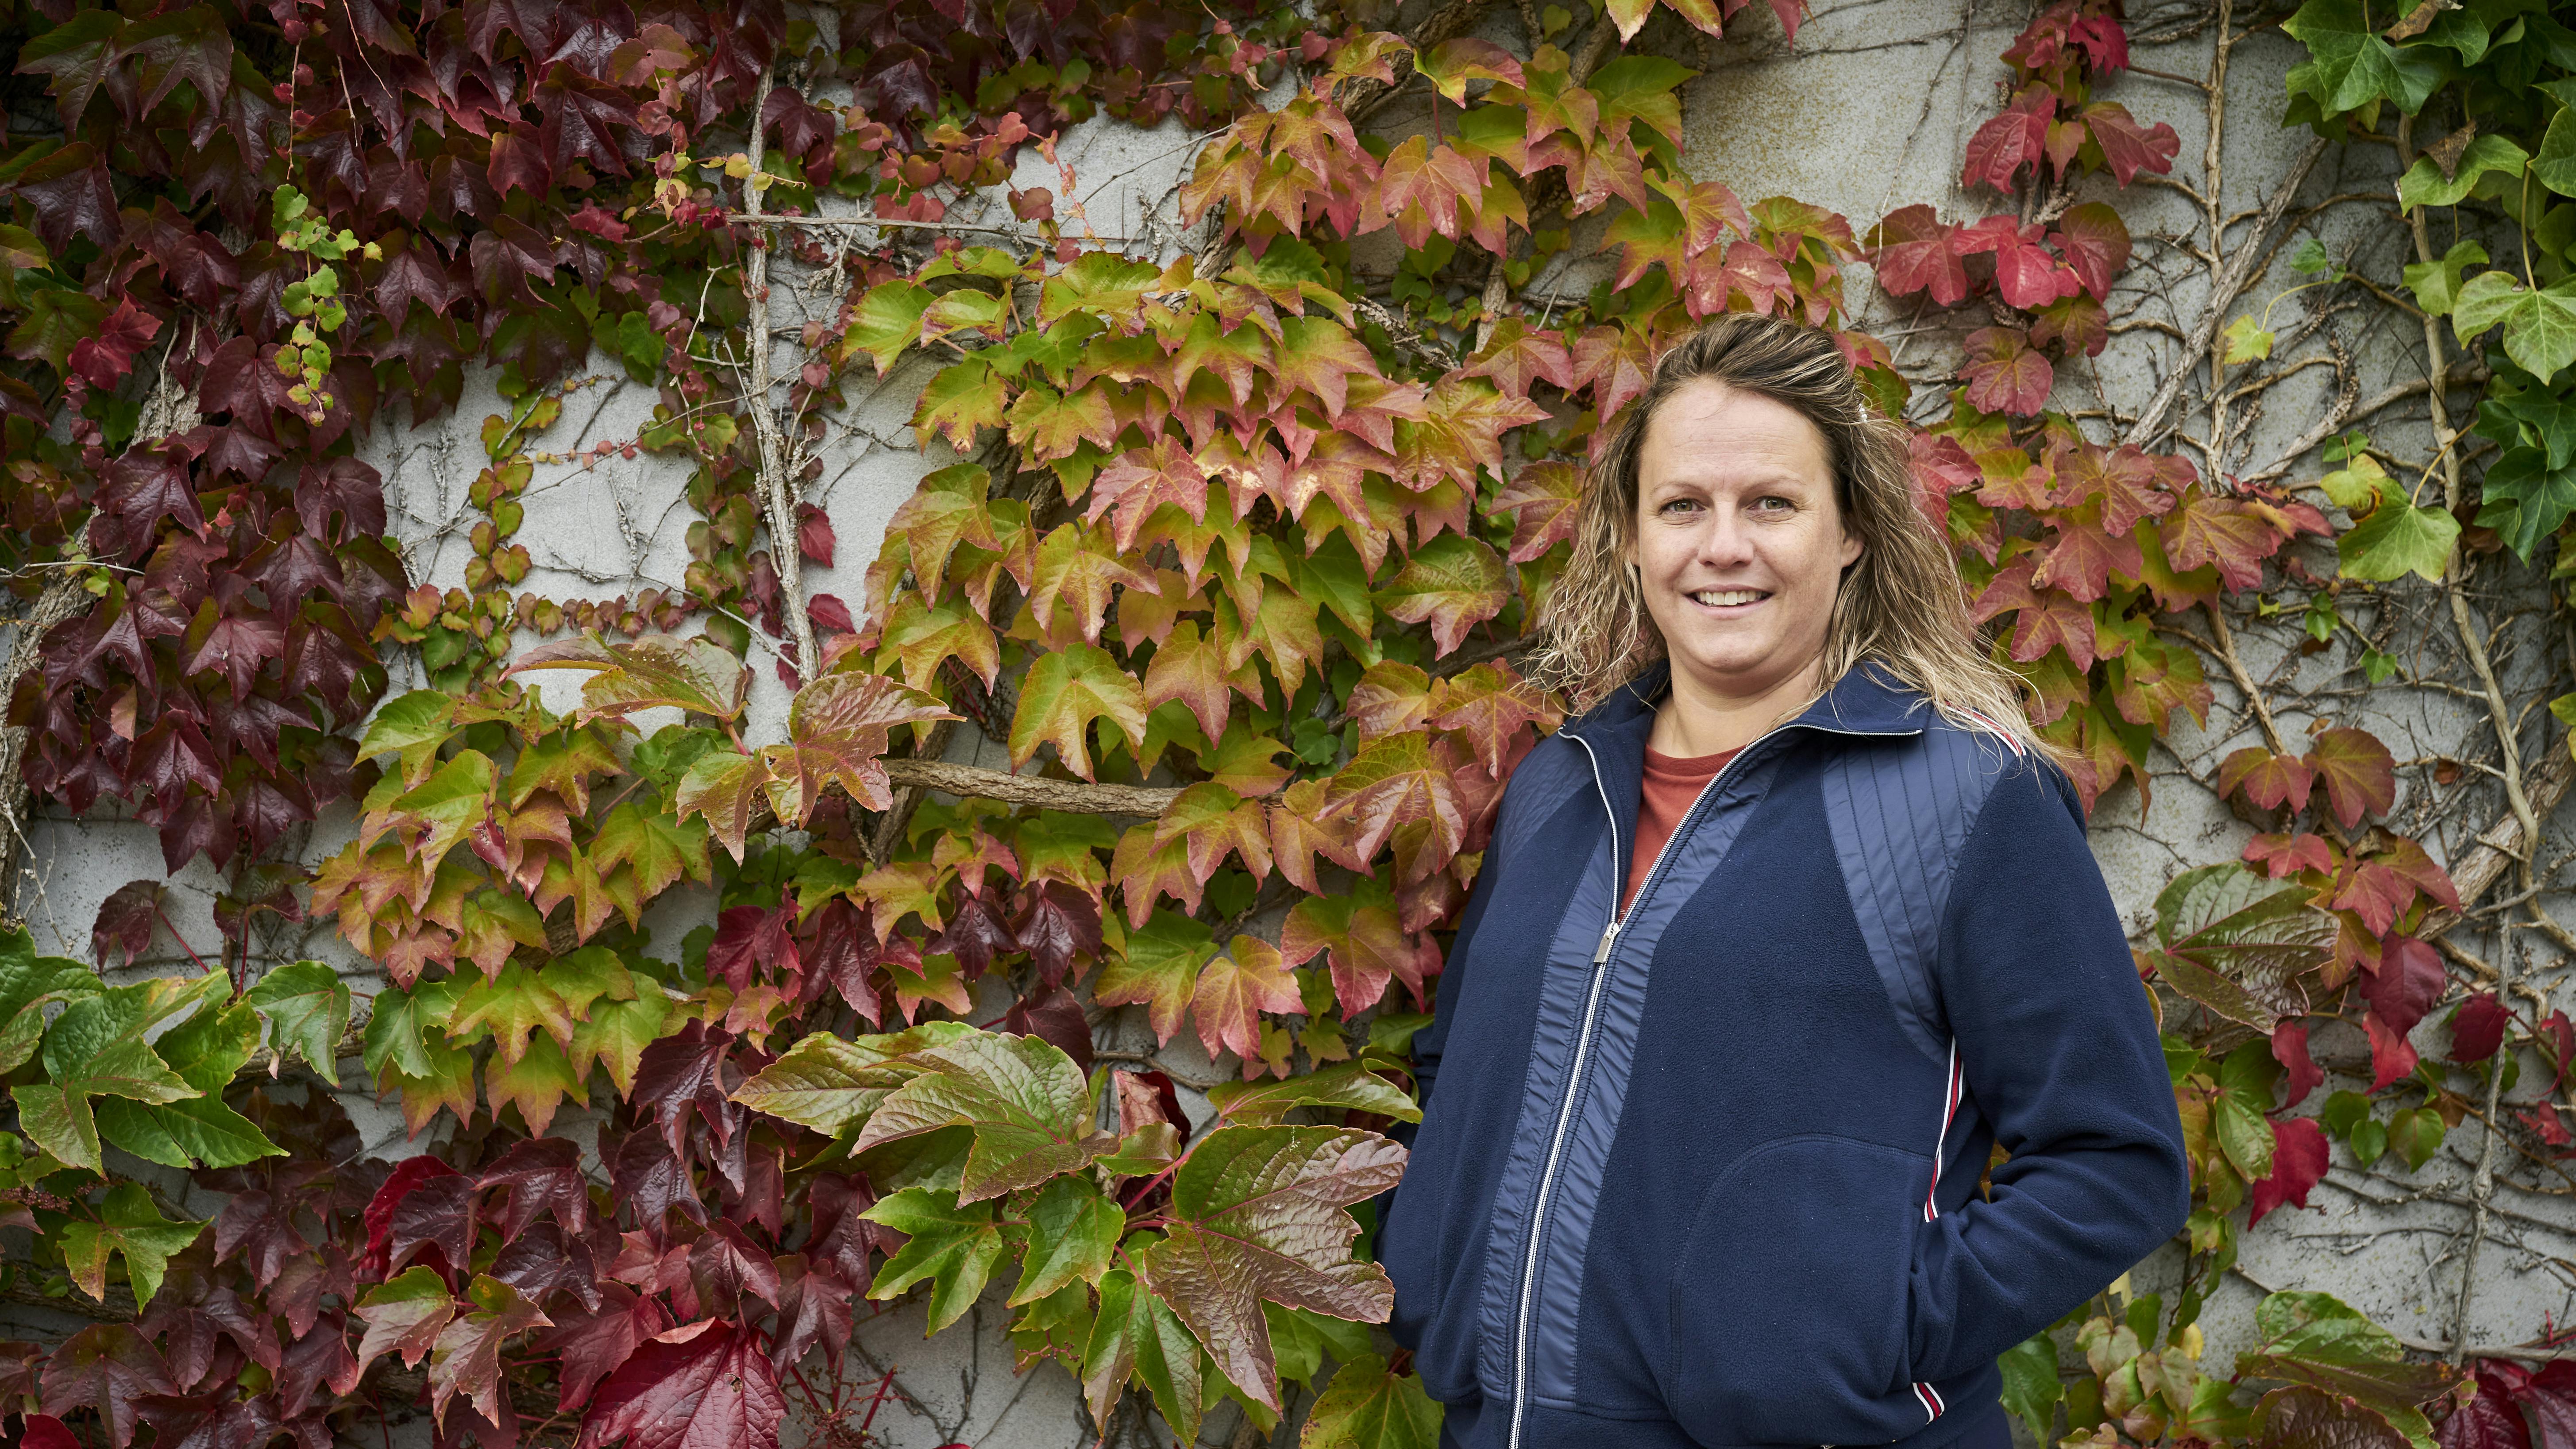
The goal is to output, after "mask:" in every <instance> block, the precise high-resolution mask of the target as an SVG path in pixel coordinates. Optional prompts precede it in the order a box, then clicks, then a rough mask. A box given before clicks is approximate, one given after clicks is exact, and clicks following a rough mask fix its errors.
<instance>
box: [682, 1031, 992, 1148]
mask: <svg viewBox="0 0 2576 1449" xmlns="http://www.w3.org/2000/svg"><path fill="white" fill-rule="evenodd" d="M972 1034H973V1028H971V1027H969V1026H967V1025H966V1024H965V1023H963V1022H955V1021H926V1022H923V1023H922V1024H921V1025H919V1026H916V1027H913V1028H911V1029H910V1030H907V1031H899V1032H893V1033H889V1034H887V1035H883V1036H862V1037H838V1036H833V1035H831V1034H830V1033H828V1032H816V1033H814V1034H812V1035H810V1036H807V1037H805V1038H803V1039H801V1040H800V1041H798V1042H797V1043H796V1045H794V1046H792V1047H789V1048H788V1049H787V1050H786V1051H785V1052H784V1053H782V1054H781V1055H780V1056H779V1058H778V1060H776V1061H774V1062H771V1063H770V1064H769V1065H768V1066H766V1067H763V1068H761V1069H760V1070H759V1071H758V1072H756V1073H754V1074H753V1075H752V1076H751V1077H750V1078H749V1079H748V1080H746V1081H745V1082H744V1083H743V1084H742V1085H741V1086H740V1087H737V1088H735V1089H734V1093H733V1099H734V1100H735V1101H737V1102H740V1103H741V1104H742V1105H744V1106H746V1107H749V1108H750V1109H752V1110H753V1111H755V1112H766V1113H768V1114H769V1115H770V1116H772V1117H777V1118H780V1119H782V1120H785V1121H789V1122H793V1123H796V1124H797V1125H798V1126H801V1127H811V1128H813V1129H814V1130H815V1131H817V1132H826V1133H830V1134H832V1135H834V1136H838V1135H840V1134H841V1133H843V1132H844V1131H846V1130H848V1129H849V1128H850V1127H851V1126H852V1125H853V1124H855V1123H857V1122H858V1121H859V1120H860V1119H862V1118H864V1117H866V1116H867V1115H868V1114H869V1113H871V1112H874V1111H875V1110H876V1109H877V1106H878V1104H879V1103H882V1102H883V1101H884V1100H885V1099H886V1097H887V1096H888V1095H890V1094H891V1093H892V1092H893V1091H894V1089H895V1088H897V1087H900V1086H902V1085H903V1084H904V1083H905V1082H908V1081H910V1080H911V1079H912V1078H913V1077H914V1076H916V1075H918V1074H919V1072H920V1070H921V1069H920V1068H919V1067H918V1066H916V1065H915V1064H913V1063H912V1062H911V1060H910V1054H911V1053H913V1052H917V1051H922V1050H925V1049H927V1048H930V1047H935V1046H942V1045H945V1044H947V1043H949V1042H953V1041H957V1040H959V1039H961V1038H963V1037H966V1036H970V1035H972Z"/></svg>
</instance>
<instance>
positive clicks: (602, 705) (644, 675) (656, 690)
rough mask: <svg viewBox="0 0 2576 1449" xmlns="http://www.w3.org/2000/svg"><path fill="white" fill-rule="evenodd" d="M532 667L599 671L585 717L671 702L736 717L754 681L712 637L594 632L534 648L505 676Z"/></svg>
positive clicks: (588, 687) (584, 691)
mask: <svg viewBox="0 0 2576 1449" xmlns="http://www.w3.org/2000/svg"><path fill="white" fill-rule="evenodd" d="M530 669H585V670H589V671H591V676H590V678H588V679H586V680H583V681H582V686H581V701H582V708H581V717H582V718H584V719H589V718H595V717H598V716H602V715H606V716H612V717H619V718H622V717H624V716H626V715H629V714H632V713H634V712H635V711H637V710H640V709H651V708H654V707H656V706H659V705H669V706H672V707H674V708H677V709H682V710H687V711H689V712H690V713H692V714H704V715H712V716H714V717H715V718H717V719H720V720H730V719H733V718H735V717H736V716H738V715H740V714H741V713H742V708H743V700H744V691H745V690H746V689H747V688H748V687H749V686H750V683H751V671H750V670H749V669H747V668H745V667H743V663H742V661H741V660H739V659H737V658H735V657H734V656H733V654H732V652H731V651H729V650H727V649H726V648H725V647H724V646H723V645H721V644H718V643H717V642H716V641H715V640H713V639H710V638H708V637H707V636H706V635H704V634H699V635H694V636H692V637H689V638H686V639H683V638H680V637H679V636H677V635H672V634H645V635H642V636H640V637H637V638H634V639H620V640H615V641H610V640H606V639H603V638H601V637H600V635H599V634H598V632H597V631H596V630H593V631H591V632H590V633H588V634H585V635H584V636H583V637H581V638H579V639H570V640H566V641H564V642H563V643H560V644H546V645H540V646H539V647H537V648H535V649H531V650H529V651H528V652H527V653H525V654H522V655H520V656H519V657H518V659H517V661H516V662H514V663H512V664H511V666H510V667H509V668H508V669H506V670H504V671H502V672H503V674H504V675H505V676H506V675H511V674H518V673H521V672H522V671H525V670H530Z"/></svg>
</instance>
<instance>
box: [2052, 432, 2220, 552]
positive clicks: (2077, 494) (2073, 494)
mask: <svg viewBox="0 0 2576 1449" xmlns="http://www.w3.org/2000/svg"><path fill="white" fill-rule="evenodd" d="M2049 467H2050V470H2051V471H2052V472H2053V473H2054V474H2055V475H2056V478H2057V491H2056V493H2055V494H2054V495H2053V496H2052V498H2051V499H2050V502H2051V504H2052V505H2053V506H2055V507H2058V508H2074V507H2078V506H2080V505H2082V504H2084V503H2086V502H2088V501H2090V500H2093V499H2097V498H2098V499H2100V500H2101V501H2102V518H2101V526H2102V530H2103V531H2104V532H2105V533H2109V534H2112V535H2115V536H2121V537H2125V536H2126V535H2128V534H2129V533H2130V532H2131V531H2132V530H2134V529H2135V528H2136V527H2137V526H2138V524H2139V522H2140V520H2142V519H2148V518H2160V517H2162V516H2164V515H2165V514H2168V513H2171V512H2172V511H2173V510H2174V506H2175V504H2176V502H2177V501H2178V500H2179V498H2180V496H2181V494H2182V492H2183V490H2185V489H2187V488H2189V487H2190V486H2191V483H2192V471H2191V465H2190V463H2188V462H2186V461H2185V460H2183V459H2180V458H2172V457H2165V458H2158V457H2153V456H2151V455H2149V454H2147V453H2146V452H2144V451H2142V450H2141V449H2139V448H2138V447H2137V446H2135V445H2134V444H2126V443H2124V444H2122V445H2121V446H2119V447H2117V448H2100V447H2095V446H2094V445H2092V444H2090V443H2086V444H2083V445H2081V446H2078V447H2071V448H2061V449H2059V450H2057V451H2056V452H2055V453H2053V454H2051V455H2050V459H2049Z"/></svg>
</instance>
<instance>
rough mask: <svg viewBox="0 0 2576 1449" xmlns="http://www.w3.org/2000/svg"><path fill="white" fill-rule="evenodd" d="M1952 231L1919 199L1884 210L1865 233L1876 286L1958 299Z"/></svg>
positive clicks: (1963, 282) (1961, 282)
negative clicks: (1876, 278) (1874, 270)
mask: <svg viewBox="0 0 2576 1449" xmlns="http://www.w3.org/2000/svg"><path fill="white" fill-rule="evenodd" d="M1988 124H1990V125H1991V124H1992V123H1991V122H1989V123H1988ZM1957 231H1958V228H1957V227H1954V226H1952V225H1950V224H1949V223H1947V222H1944V221H1942V220H1941V218H1940V215H1939V214H1938V213H1937V212H1935V211H1934V210H1933V209H1932V208H1931V207H1929V206H1925V205H1922V204H1920V203H1918V204H1916V205H1913V206H1905V207H1899V208H1897V209H1896V210H1894V211H1891V212H1889V213H1888V214H1887V217H1886V219H1885V220H1883V221H1881V222H1880V223H1879V224H1878V225H1877V226H1875V227H1873V228H1871V229H1870V233H1869V245H1870V253H1869V260H1870V265H1872V266H1874V267H1876V268H1877V269H1878V284H1879V286H1881V287H1883V288H1885V289H1886V291H1887V294H1888V295H1889V296H1891V297H1908V296H1912V295H1913V294H1914V293H1916V292H1921V291H1927V290H1928V291H1929V292H1931V294H1932V302H1933V305H1935V306H1939V307H1955V306H1957V305H1959V303H1960V302H1961V301H1963V300H1965V299H1966V297H1967V295H1968V269H1967V266H1966V264H1965V263H1964V262H1963V261H1962V259H1961V254H1960V252H1959V251H1958V250H1957V249H1956V248H1955V247H1954V246H1953V245H1952V244H1951V242H1952V237H1953V236H1954V234H1955V233H1956V232H1957Z"/></svg>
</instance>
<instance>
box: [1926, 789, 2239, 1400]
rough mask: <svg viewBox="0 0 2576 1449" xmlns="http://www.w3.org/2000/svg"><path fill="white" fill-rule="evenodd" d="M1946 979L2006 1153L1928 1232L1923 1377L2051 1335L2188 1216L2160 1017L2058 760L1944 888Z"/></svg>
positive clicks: (1989, 827) (1968, 1072)
mask: <svg viewBox="0 0 2576 1449" xmlns="http://www.w3.org/2000/svg"><path fill="white" fill-rule="evenodd" d="M1937 969H1938V972H1939V983H1940V990H1941V998H1942V1005H1943V1008H1944V1009H1945V1011H1946V1012H1947V1014H1948V1016H1949V1022H1950V1030H1951V1034H1952V1036H1953V1038H1954V1039H1955V1040H1956V1042H1957V1044H1958V1052H1959V1059H1960V1063H1961V1066H1962V1068H1963V1069H1964V1074H1965V1077H1966V1083H1967V1090H1968V1093H1969V1096H1970V1098H1971V1099H1972V1100H1973V1101H1974V1102H1975V1103H1976V1106H1977V1108H1978V1110H1979V1111H1980V1112H1982V1113H1983V1114H1984V1116H1985V1118H1986V1120H1987V1121H1988V1122H1990V1123H1991V1124H1993V1127H1994V1131H1995V1139H1996V1140H1997V1141H1998V1142H1999V1143H2001V1144H2002V1145H2003V1147H2004V1148H2005V1150H2006V1151H2008V1152H2010V1153H2011V1154H2012V1156H2011V1160H2010V1161H2008V1162H2005V1163H2002V1164H2000V1165H1998V1166H1997V1167H1996V1168H1995V1170H1994V1177H1993V1184H1994V1191H1993V1196H1992V1199H1991V1200H1984V1199H1976V1198H1971V1200H1970V1201H1968V1202H1967V1203H1966V1204H1965V1205H1964V1206H1962V1207H1961V1208H1959V1209H1958V1210H1956V1211H1953V1212H1945V1213H1943V1214H1942V1215H1941V1216H1939V1217H1937V1218H1934V1219H1932V1220H1930V1221H1928V1222H1925V1223H1923V1224H1922V1225H1921V1226H1920V1228H1919V1229H1918V1232H1919V1236H1918V1238H1917V1240H1916V1241H1917V1250H1916V1252H1915V1255H1914V1268H1913V1283H1912V1289H1913V1304H1912V1319H1913V1321H1912V1334H1911V1336H1912V1347H1913V1355H1914V1372H1913V1376H1914V1377H1916V1378H1918V1379H1925V1380H1932V1381H1939V1380H1945V1379H1948V1378H1951V1377H1953V1376H1956V1375H1959V1374H1963V1373H1968V1372H1971V1371H1974V1370H1977V1369H1980V1368H1982V1367H1983V1366H1984V1365H1985V1364H1987V1363H1990V1362H1992V1361H1993V1360H1994V1358H1995V1357H1996V1356H1997V1355H1998V1354H2001V1353H2002V1352H2003V1351H2004V1350H2005V1349H2007V1348H2010V1347H2012V1346H2013V1345H2014V1344H2016V1343H2019V1342H2021V1341H2022V1340H2024V1339H2026V1338H2028V1337H2030V1336H2031V1335H2032V1334H2034V1333H2037V1332H2039V1331H2040V1330H2042V1329H2044V1328H2046V1327H2048V1325H2049V1324H2051V1323H2053V1322H2055V1321H2056V1320H2057V1319H2058V1318H2059V1317H2060V1316H2062V1315H2063V1314H2064V1313H2065V1312H2066V1311H2067V1310H2068V1309H2070V1308H2073V1307H2074V1306H2075V1305H2076V1304H2078V1303H2081V1302H2082V1301H2083V1300H2085V1299H2086V1298H2088V1297H2090V1296H2092V1295H2093V1294H2095V1293H2098V1292H2100V1291H2101V1290H2102V1288H2103V1286H2104V1285H2106V1284H2108V1283H2109V1282H2111V1280H2113V1279H2114V1278H2117V1277H2118V1276H2119V1275H2120V1274H2122V1273H2124V1272H2127V1271H2128V1270H2129V1268H2130V1267H2131V1266H2132V1265H2134V1264H2136V1263H2137V1262H2138V1261H2139V1260H2140V1259H2142V1258H2144V1257H2145V1256H2146V1255H2147V1254H2148V1253H2149V1252H2151V1251H2153V1250H2154V1249H2155V1247H2156V1246H2157V1245H2158V1244H2160V1243H2162V1242H2164V1241H2165V1240H2166V1239H2167V1238H2169V1237H2171V1236H2172V1235H2173V1234H2174V1233H2176V1232H2178V1231H2180V1229H2181V1228H2182V1225H2183V1221H2184V1219H2185V1218H2186V1217H2188V1216H2189V1215H2190V1211H2191V1182H2190V1171H2189V1167H2188V1165H2187V1163H2186V1161H2185V1158H2184V1155H2183V1141H2182V1122H2181V1118H2180V1116H2179V1115H2178V1114H2177V1113H2176V1111H2175V1108H2174V1098H2173V1087H2172V1080H2171V1078H2170V1077H2169V1076H2168V1075H2167V1073H2166V1070H2165V1064H2164V1054H2163V1049H2162V1045H2161V1043H2160V1042H2159V1040H2158V1038H2157V1035H2156V1029H2155V1023H2154V1018H2153V1016H2152V1014H2151V1013H2150V1010H2149V1007H2148V1003H2147V1000H2146V993H2145V991H2144V989H2143V988H2142V987H2141V986H2140V984H2139V981H2138V976H2137V971H2136V968H2135V966H2134V965H2133V964H2132V961H2131V958H2130V954H2129V948H2128V942H2127V939H2126V936H2125V935H2124V933H2123V932H2122V931H2121V929H2120V920H2119V914H2118V911H2117V909H2116V908H2115V907H2114V906H2113V905H2112V903H2111V894H2110V891H2109V889H2108V888H2107V887H2106V886H2105V885H2104V884H2103V881H2102V872H2101V870H2100V868H2099V867H2098V866H2097V865H2096V864H2095V863H2094V859H2093V854H2092V851H2091V849H2090V848H2089V847H2088V846H2087V844H2086V842H2085V838H2084V830H2083V825H2082V815H2081V812H2080V809H2079V807H2078V806H2077V805H2076V802H2075V797H2074V792H2073V790H2072V789H2071V787H2069V786H2068V785H2067V783H2066V782H2065V779H2064V777H2063V776H2061V775H2060V774H2059V773H2058V772H2057V771H2056V770H2055V769H2054V768H2053V767H2049V766H2045V765H2038V764H2037V763H2036V762H2032V763H2031V764H2028V765H2024V766H2022V767H2019V768H2015V769H2012V770H2010V771H2008V772H2007V774H2006V776H2005V778H2003V779H2002V780H2000V781H1998V782H1997V783H1996V785H1995V787H1994V790H1993V792H1992V794H1991V795H1990V796H1989V797H1988V799H1987V801H1986V803H1985V805H1984V807H1983V808H1982V810H1981V811H1980V813H1979V816H1978V819H1977V822H1976V825H1975V827H1974V828H1973V830H1972V831H1971V832H1970V834H1969V837H1968V840H1967V843H1966V845H1965V847H1964V848H1963V850H1962V852H1961V855H1960V857H1959V860H1958V864H1957V867H1956V869H1955V870H1954V871H1953V873H1952V876H1951V886H1950V898H1949V902H1948V906H1947V908H1946V912H1945V916H1944V919H1943V921H1942V925H1941V937H1940V956H1939V958H1938V967H1937Z"/></svg>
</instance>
